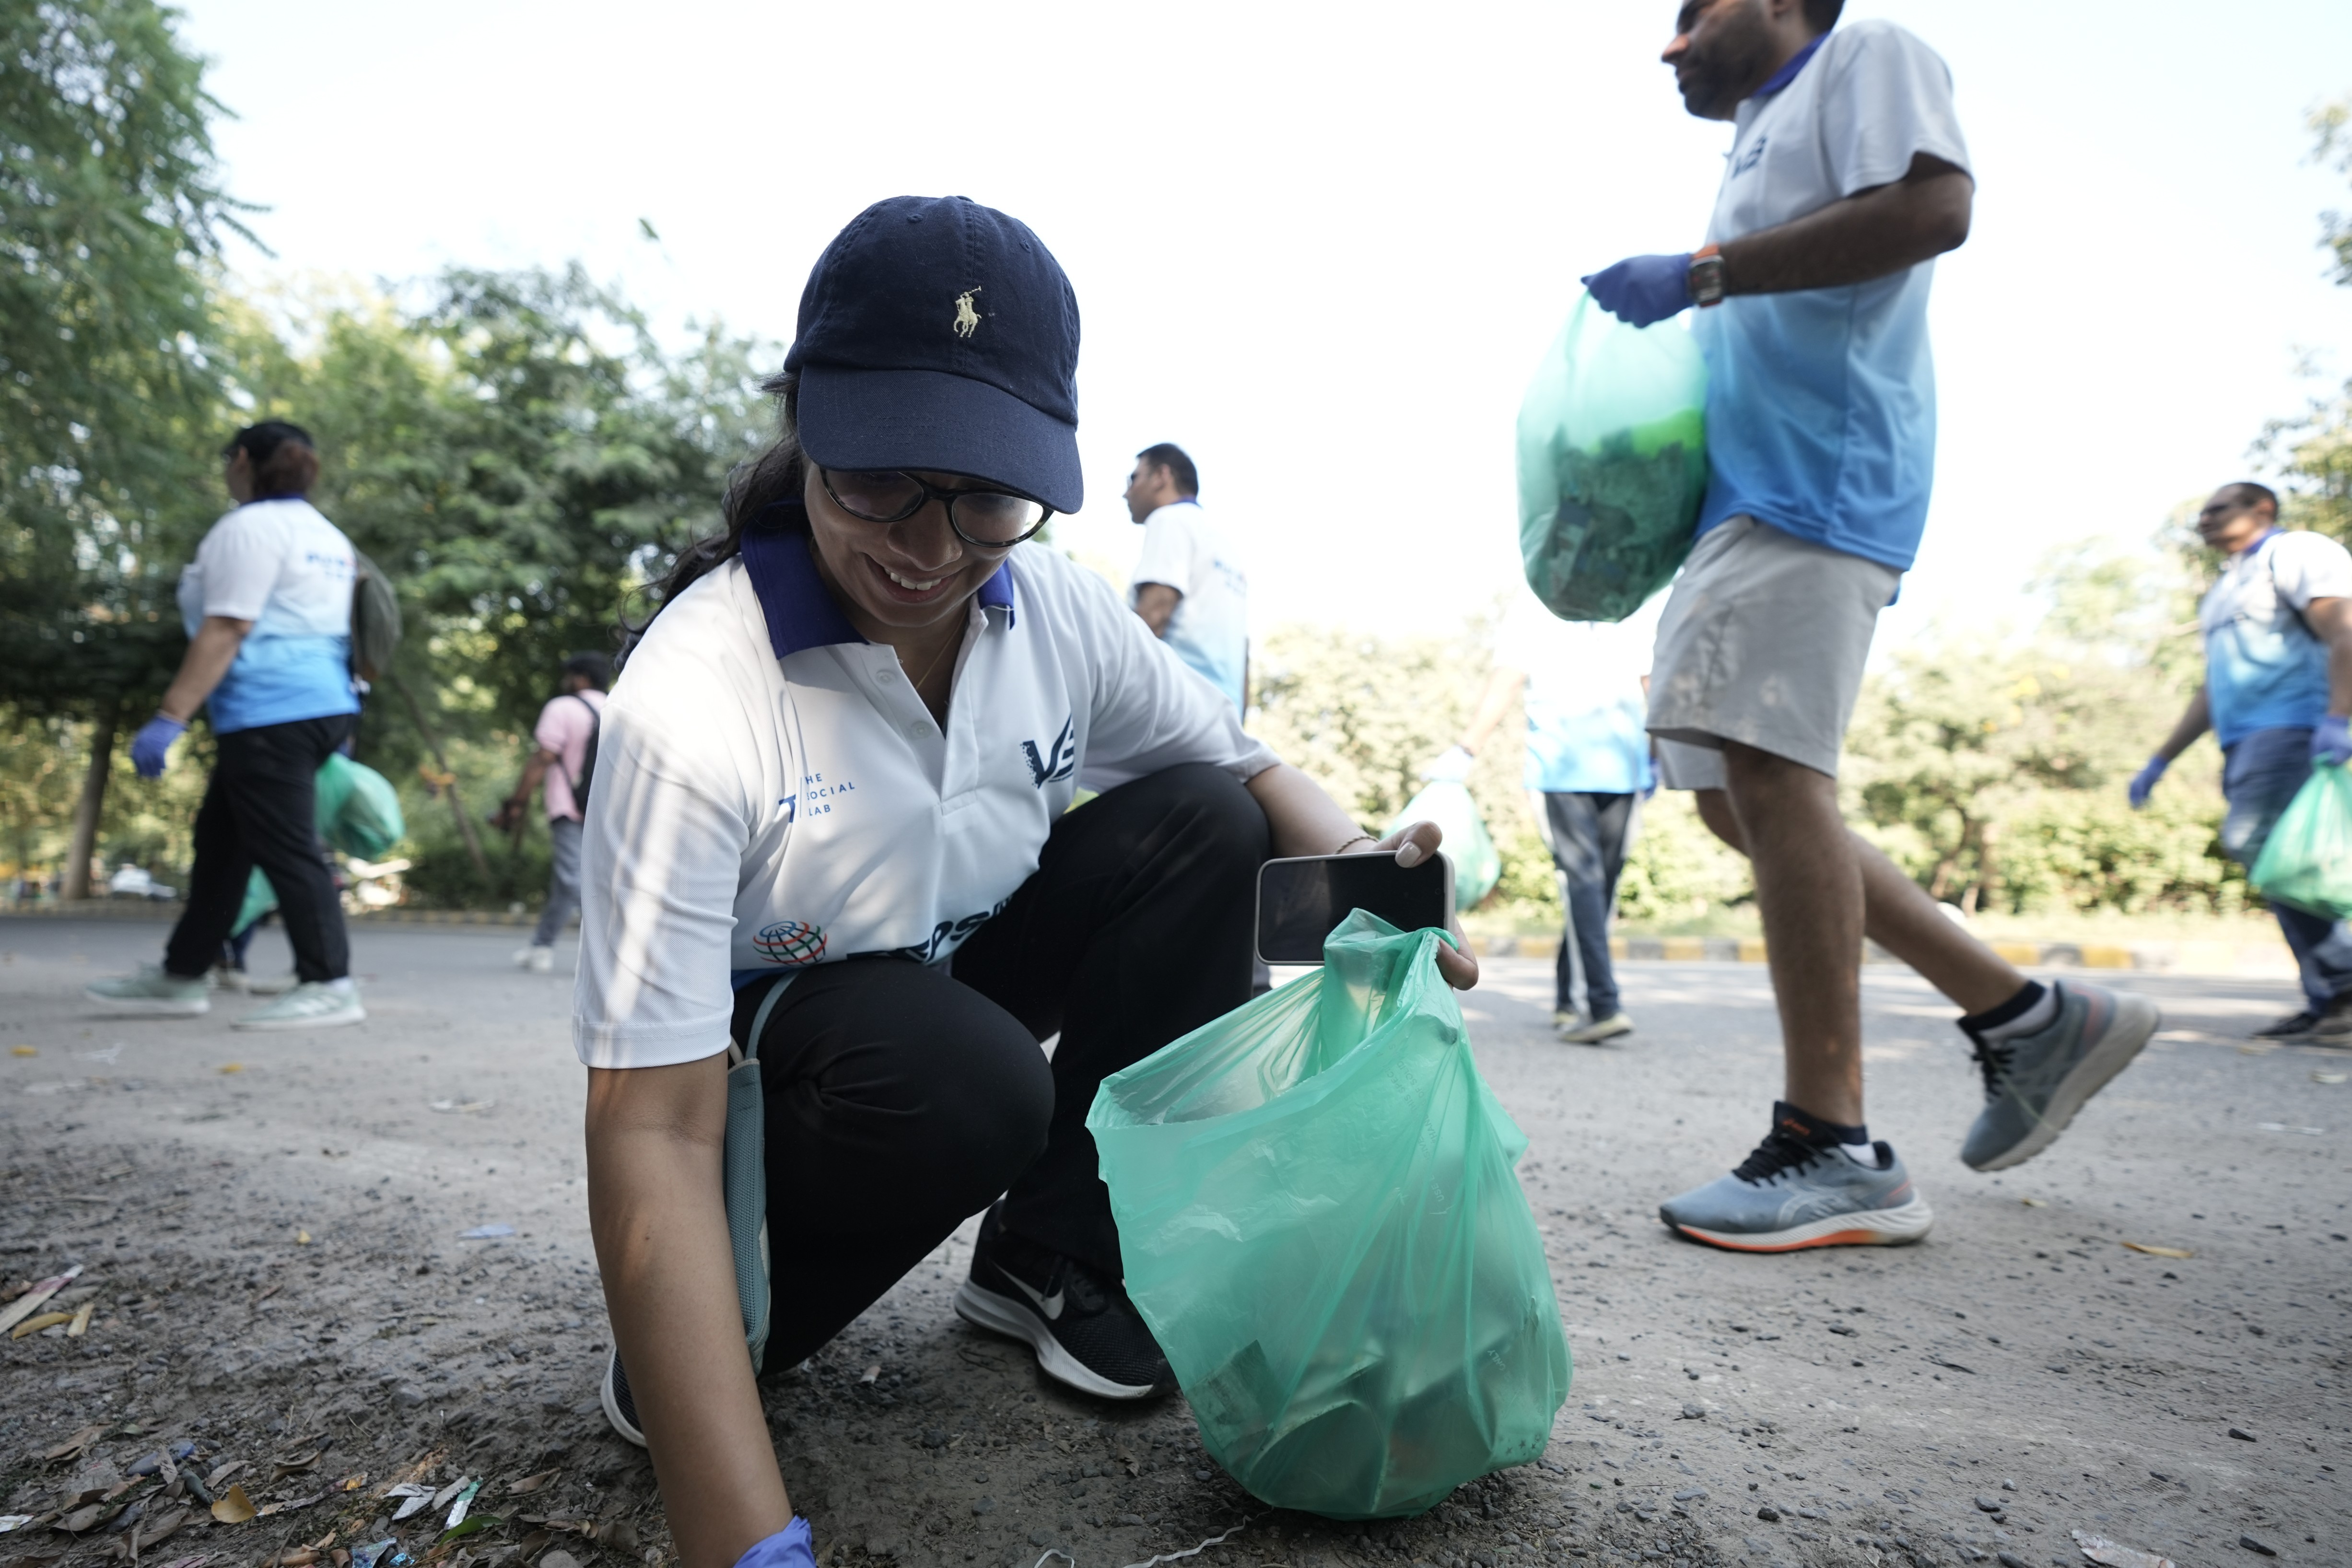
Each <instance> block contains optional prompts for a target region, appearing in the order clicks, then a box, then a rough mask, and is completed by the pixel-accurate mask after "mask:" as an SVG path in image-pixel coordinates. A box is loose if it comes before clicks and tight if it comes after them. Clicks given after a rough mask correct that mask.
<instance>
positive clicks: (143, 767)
mask: <svg viewBox="0 0 2352 1568" xmlns="http://www.w3.org/2000/svg"><path fill="white" fill-rule="evenodd" d="M187 732H188V727H187V726H186V725H185V724H183V723H181V722H180V721H178V720H177V719H166V718H165V717H163V714H161V713H158V714H156V715H155V717H153V718H152V719H150V720H148V721H147V722H146V723H144V724H142V725H141V726H140V727H139V733H138V734H136V735H134V736H132V737H131V766H132V767H134V768H137V769H138V770H139V776H140V777H141V778H142V779H160V778H162V777H163V764H164V763H167V762H169V761H170V760H171V751H172V742H174V741H176V740H178V739H179V738H180V737H181V736H183V735H184V734H186V733H187Z"/></svg>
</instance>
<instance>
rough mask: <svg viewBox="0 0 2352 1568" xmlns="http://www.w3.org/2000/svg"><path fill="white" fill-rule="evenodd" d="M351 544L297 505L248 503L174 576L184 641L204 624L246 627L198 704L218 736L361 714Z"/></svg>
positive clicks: (290, 499) (313, 511) (290, 500)
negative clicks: (228, 622)
mask: <svg viewBox="0 0 2352 1568" xmlns="http://www.w3.org/2000/svg"><path fill="white" fill-rule="evenodd" d="M357 577H358V562H357V558H356V557H355V556H354V555H353V553H352V542H351V541H350V540H348V539H346V538H344V537H343V534H342V531H341V529H339V528H337V527H336V526H335V525H334V524H333V523H331V522H329V521H327V520H326V519H325V518H323V517H321V516H320V515H319V511H318V509H317V508H315V507H313V506H312V505H311V504H310V502H309V501H307V500H303V499H302V498H300V497H299V496H286V497H280V498H278V499H277V500H257V501H248V502H247V503H246V504H245V505H243V506H241V507H238V508H237V509H236V510H235V511H232V512H230V513H229V514H228V515H227V516H226V517H224V518H222V519H221V520H220V521H218V522H216V523H215V524H213V526H212V531H210V532H208V533H206V534H205V542H203V543H202V544H200V545H198V546H197V547H196V559H195V561H194V563H192V564H191V565H190V566H189V567H188V568H187V569H186V570H185V571H184V572H182V573H181V574H180V593H179V600H180V621H181V624H182V625H183V626H185V627H186V628H187V633H188V635H189V636H190V637H194V636H195V635H196V628H197V627H198V626H201V625H202V624H203V623H204V620H205V616H228V617H230V618H232V619H235V620H240V621H251V622H252V623H253V629H252V630H251V631H250V632H248V633H247V634H246V638H245V644H244V646H243V647H240V648H238V649H237V654H236V663H234V664H232V665H230V666H229V668H228V673H227V674H226V676H224V677H222V679H221V683H220V684H219V685H218V686H216V687H215V688H213V694H212V696H211V697H209V698H207V699H206V700H205V711H206V713H207V714H208V715H209V716H210V717H211V719H212V725H213V730H214V731H215V733H217V734H223V735H228V734H234V733H235V732H236V731H239V730H257V729H259V728H260V727H261V726H262V725H264V724H290V723H293V722H294V721H297V720H299V719H326V718H331V717H332V716H334V715H335V714H338V713H356V712H358V711H359V710H360V700H359V694H358V693H357V692H356V691H355V690H353V689H352V584H353V583H354V581H355V580H356V579H357Z"/></svg>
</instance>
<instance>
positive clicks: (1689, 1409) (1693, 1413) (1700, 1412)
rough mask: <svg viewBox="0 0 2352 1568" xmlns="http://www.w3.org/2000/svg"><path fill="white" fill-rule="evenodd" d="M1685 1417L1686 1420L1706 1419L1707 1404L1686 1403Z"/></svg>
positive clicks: (1684, 1407) (1684, 1408)
mask: <svg viewBox="0 0 2352 1568" xmlns="http://www.w3.org/2000/svg"><path fill="white" fill-rule="evenodd" d="M1683 1419H1684V1420H1685V1421H1704V1420H1706V1405H1684V1406H1683Z"/></svg>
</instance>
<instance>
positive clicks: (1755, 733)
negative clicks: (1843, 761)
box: [1649, 516, 1902, 789]
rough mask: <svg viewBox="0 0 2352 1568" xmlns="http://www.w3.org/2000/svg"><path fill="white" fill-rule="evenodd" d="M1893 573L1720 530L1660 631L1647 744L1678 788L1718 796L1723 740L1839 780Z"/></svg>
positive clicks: (1756, 533) (1701, 549) (1761, 527)
mask: <svg viewBox="0 0 2352 1568" xmlns="http://www.w3.org/2000/svg"><path fill="white" fill-rule="evenodd" d="M1901 579H1902V574H1901V573H1899V572H1897V571H1895V568H1894V567H1892V566H1883V565H1881V564H1879V563H1877V562H1875V561H1865V560H1864V559H1863V558H1862V557H1861V556H1859V555H1848V554H1846V553H1844V552H1842V551H1837V550H1832V549H1830V548H1829V547H1827V546H1826V545H1821V544H1811V543H1808V542H1805V541H1804V540H1801V539H1799V538H1797V537H1795V536H1794V535H1793V534H1787V533H1783V532H1781V531H1780V530H1779V529H1777V528H1772V527H1769V526H1768V525H1766V524H1764V523H1760V522H1758V521H1756V520H1755V519H1754V518H1752V517H1746V516H1740V517H1734V518H1732V519H1731V520H1729V521H1727V522H1725V523H1723V524H1722V525H1720V526H1719V527H1717V528H1715V529H1712V530H1710V531H1708V532H1707V533H1706V536H1705V537H1704V538H1702V539H1701V540H1700V541H1699V542H1698V544H1697V546H1696V548H1695V549H1693V550H1692V551H1691V554H1690V559H1689V561H1687V562H1685V563H1684V565H1683V570H1682V575H1681V576H1679V577H1677V578H1675V590H1674V595H1673V597H1671V598H1669V599H1668V600H1667V601H1666V610H1665V615H1664V616H1663V617H1662V618H1661V619H1660V620H1659V622H1658V646H1657V651H1656V653H1655V654H1654V656H1653V657H1652V658H1651V661H1650V722H1649V730H1650V733H1651V734H1653V735H1655V736H1656V737H1658V755H1659V763H1660V769H1659V771H1660V773H1661V778H1660V782H1661V783H1662V784H1664V785H1665V787H1666V788H1668V789H1721V788H1722V787H1723V743H1724V742H1726V741H1737V742H1739V743H1740V744H1741V745H1743V746H1753V747H1755V748H1756V749H1757V750H1758V751H1759V752H1771V753H1772V754H1773V755H1774V756H1778V757H1786V758H1788V759H1789V760H1790V762H1793V763H1803V764H1804V765H1805V766H1806V767H1809V768H1811V769H1812V770H1813V771H1814V772H1816V773H1827V774H1829V775H1830V776H1831V777H1832V778H1835V777H1836V776H1837V764H1838V752H1839V751H1840V750H1841V749H1842V748H1843V744H1844V741H1845V726H1846V721H1848V720H1849V719H1851V718H1853V703H1854V699H1855V697H1856V696H1858V695H1859V694H1860V692H1861V690H1862V670H1863V665H1864V662H1865V661H1866V660H1867V659H1868V658H1869V657H1870V638H1871V635H1872V633H1874V631H1876V630H1877V627H1878V612H1879V611H1881V610H1883V609H1885V607H1886V605H1887V602H1888V601H1889V600H1891V599H1892V598H1894V596H1895V584H1897V583H1898V582H1900V581H1901Z"/></svg>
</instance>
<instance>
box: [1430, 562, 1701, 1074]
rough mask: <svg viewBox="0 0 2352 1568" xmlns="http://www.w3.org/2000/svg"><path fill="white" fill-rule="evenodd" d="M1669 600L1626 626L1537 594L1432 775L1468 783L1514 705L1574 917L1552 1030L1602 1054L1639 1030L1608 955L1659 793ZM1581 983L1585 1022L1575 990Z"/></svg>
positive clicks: (1509, 620) (1528, 771) (1505, 625)
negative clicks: (1652, 691)
mask: <svg viewBox="0 0 2352 1568" xmlns="http://www.w3.org/2000/svg"><path fill="white" fill-rule="evenodd" d="M1662 608H1664V601H1663V600H1662V599H1653V600H1652V601H1651V602H1650V603H1649V604H1647V605H1643V607H1642V608H1641V609H1639V610H1636V611H1635V612H1634V613H1633V615H1631V616H1627V617H1626V618H1625V619H1624V620H1623V621H1622V622H1619V623H1617V624H1615V625H1604V624H1601V623H1598V622H1590V621H1563V620H1561V619H1559V617H1558V616H1554V615H1553V614H1552V613H1551V612H1550V611H1549V610H1547V609H1545V608H1544V606H1543V605H1542V604H1541V603H1540V602H1539V601H1538V599H1537V598H1536V596H1535V595H1532V594H1524V593H1523V594H1520V595H1517V596H1516V597H1515V598H1514V599H1513V600H1512V601H1511V605H1510V607H1509V608H1508V609H1507V610H1505V611H1504V612H1503V619H1502V625H1501V626H1500V627H1499V628H1498V629H1497V631H1496V637H1495V662H1494V665H1493V667H1492V668H1490V669H1489V671H1488V672H1487V676H1486V687H1485V689H1483V690H1481V691H1480V693H1479V696H1478V703H1477V706H1476V708H1475V710H1473V713H1472V716H1471V720H1470V727H1469V728H1468V729H1467V730H1465V731H1463V735H1462V740H1461V742H1460V743H1459V744H1458V745H1457V746H1455V747H1454V750H1453V751H1451V752H1447V753H1446V754H1445V755H1444V756H1443V757H1441V758H1439V759H1438V760H1437V762H1435V763H1433V764H1431V766H1430V768H1429V769H1428V775H1429V776H1431V777H1445V776H1452V777H1456V778H1461V777H1466V776H1467V775H1468V773H1469V771H1470V770H1469V764H1470V762H1471V759H1473V758H1475V756H1476V755H1477V754H1478V753H1479V752H1482V751H1483V750H1485V749H1486V743H1487V742H1488V740H1489V739H1490V738H1491V737H1492V736H1493V735H1494V733H1495V731H1496V730H1497V729H1498V728H1500V727H1501V724H1502V721H1503V720H1504V718H1505V717H1506V716H1507V715H1508V714H1509V712H1510V710H1511V706H1512V704H1513V703H1514V702H1518V703H1520V705H1521V706H1522V708H1523V710H1524V712H1525V714H1526V719H1527V763H1526V768H1525V773H1524V777H1525V782H1526V784H1527V787H1528V795H1529V798H1530V799H1531V800H1532V801H1533V802H1534V803H1535V805H1536V808H1537V813H1538V815H1537V818H1536V822H1537V826H1538V829H1539V830H1540V831H1541V833H1542V835H1543V839H1544V843H1545V845H1546V847H1549V849H1550V850H1551V858H1552V865H1553V868H1555V869H1556V870H1557V871H1558V873H1559V887H1560V905H1561V909H1562V911H1563V914H1564V916H1565V921H1564V928H1563V930H1562V931H1561V934H1560V943H1559V952H1558V954H1557V955H1556V957H1555V959H1554V963H1553V980H1552V1026H1553V1027H1554V1029H1555V1030H1557V1031H1558V1033H1559V1037H1560V1038H1561V1039H1562V1040H1564V1041H1566V1042H1567V1043H1569V1044H1570V1045H1579V1046H1597V1045H1600V1044H1601V1043H1602V1042H1604V1041H1607V1040H1613V1039H1616V1038H1617V1037H1620V1036H1622V1035H1630V1034H1632V1033H1633V1018H1632V1016H1630V1015H1629V1014H1627V1013H1626V1011H1625V1009H1624V1007H1623V1005H1622V1001H1621V998H1620V997H1619V994H1618V990H1617V970H1616V965H1615V963H1613V962H1612V960H1611V958H1610V956H1609V927H1610V923H1611V921H1613V920H1614V919H1615V917H1616V911H1617V880H1618V879H1619V878H1620V877H1621V876H1622V875H1623V874H1624V870H1625V857H1626V856H1627V855H1629V854H1630V853H1632V851H1633V841H1634V839H1635V837H1637V836H1638V835H1639V834H1640V832H1641V822H1642V801H1643V798H1644V797H1645V796H1646V795H1649V794H1650V792H1651V791H1652V790H1653V789H1654V787H1655V785H1656V783H1657V776H1656V773H1655V770H1654V767H1653V766H1652V764H1651V761H1650V737H1649V734H1648V732H1647V731H1645V730H1644V729H1643V719H1644V718H1645V717H1646V715H1647V713H1648V709H1649V702H1648V689H1649V680H1650V673H1649V672H1650V644H1651V642H1652V640H1653V639H1654V637H1656V635H1657V626H1658V612H1659V611H1660V610H1661V609H1662ZM1579 979H1581V980H1582V982H1583V989H1584V1004H1583V1008H1582V1010H1581V1013H1580V1011H1579V1009H1578V1006H1577V1001H1576V984H1577V981H1578V980H1579Z"/></svg>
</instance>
